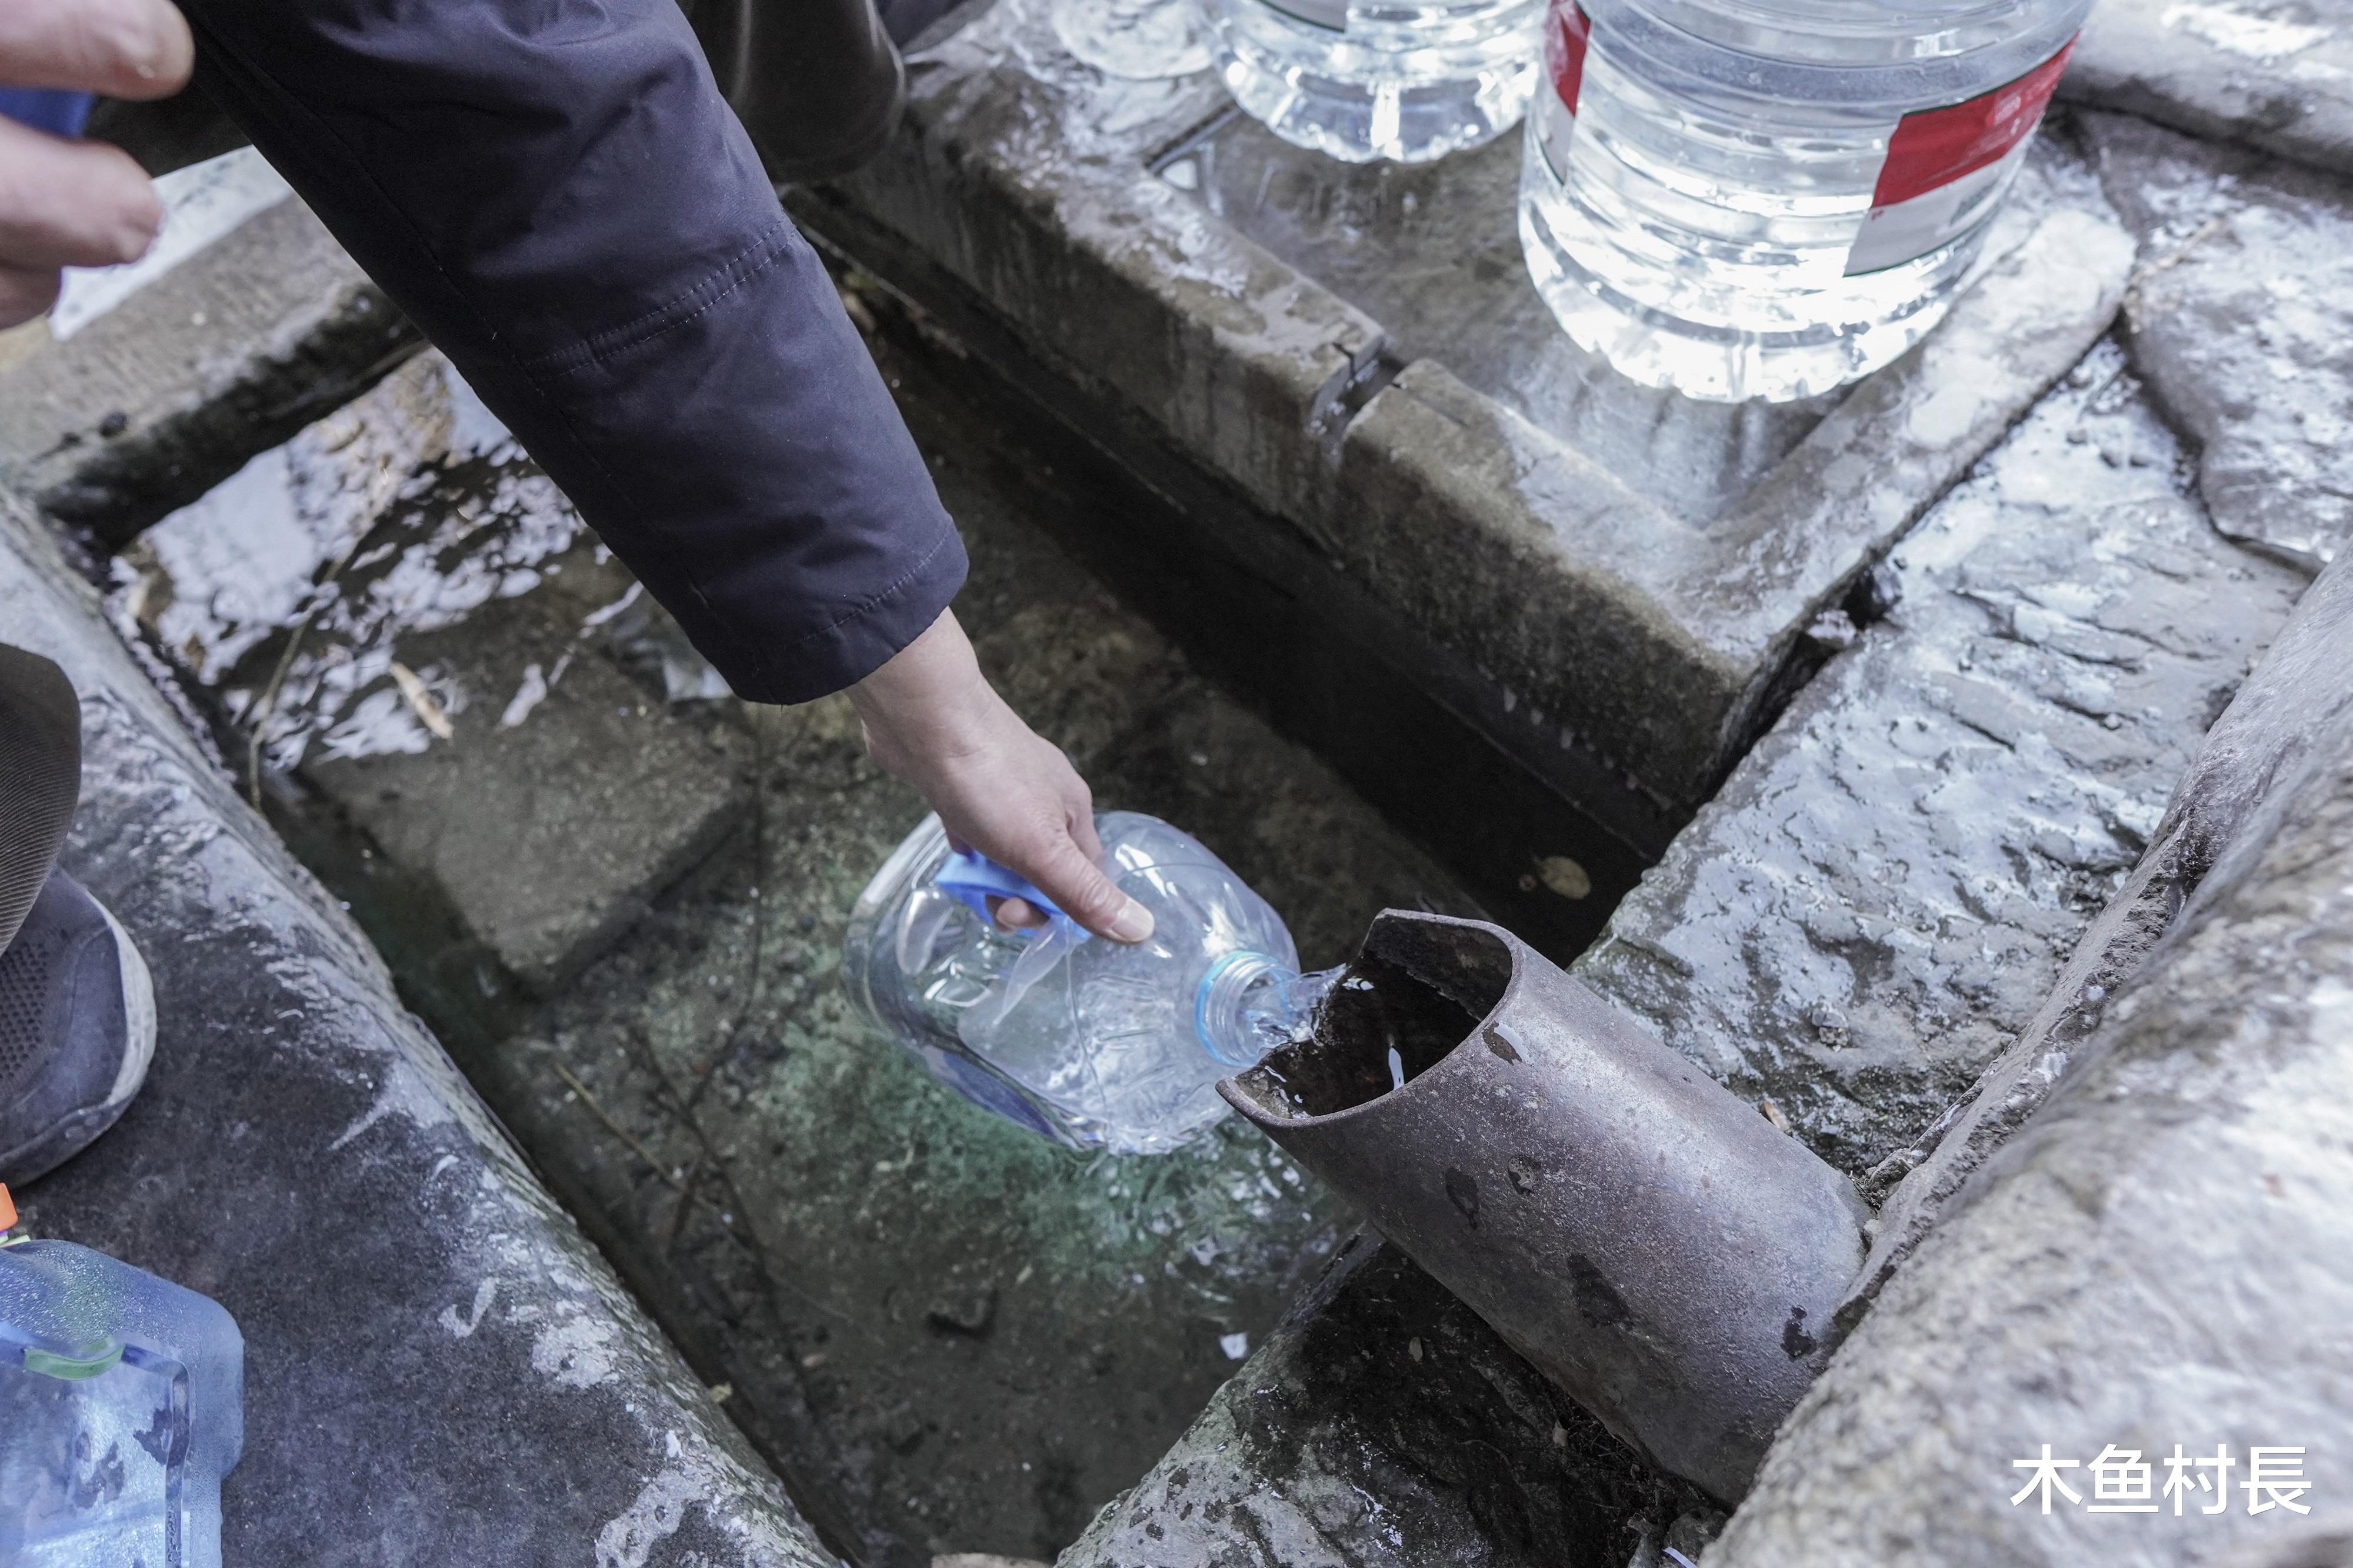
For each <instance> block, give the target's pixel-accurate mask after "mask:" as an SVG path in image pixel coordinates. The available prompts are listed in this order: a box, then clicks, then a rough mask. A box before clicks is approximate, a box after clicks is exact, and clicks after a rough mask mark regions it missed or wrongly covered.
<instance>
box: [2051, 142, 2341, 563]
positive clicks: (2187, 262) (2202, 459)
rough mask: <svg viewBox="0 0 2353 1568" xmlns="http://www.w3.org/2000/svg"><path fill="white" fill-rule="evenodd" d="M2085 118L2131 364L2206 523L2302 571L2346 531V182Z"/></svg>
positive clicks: (2237, 151)
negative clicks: (2185, 446) (2118, 262)
mask: <svg viewBox="0 0 2353 1568" xmlns="http://www.w3.org/2000/svg"><path fill="white" fill-rule="evenodd" d="M2085 123H2086V130H2087V132H2088V133H2089V136H2090V139H2091V142H2092V144H2093V145H2094V147H2095V148H2097V149H2098V157H2099V163H2100V171H2101V178H2102V180H2103V181H2104V182H2105V184H2106V185H2107V188H2108V191H2109V193H2110V195H2112V196H2113V197H2114V199H2115V201H2116V207H2117V210H2118V211H2119V212H2120V213H2122V214H2123V215H2124V216H2125V218H2126V222H2127V223H2129V224H2130V225H2131V226H2133V229H2134V230H2135V232H2136V233H2137V234H2138V235H2139V236H2140V247H2141V259H2140V263H2139V266H2138V268H2137V270H2136V272H2135V275H2134V278H2135V281H2134V284H2133V288H2132V289H2131V290H2130V292H2129V293H2127V294H2126V297H2125V317H2126V322H2127V324H2128V325H2129V327H2130V329H2131V334H2132V335H2131V342H2132V346H2133V359H2134V363H2136V364H2137V365H2138V366H2139V367H2140V369H2141V371H2142V373H2143V374H2146V375H2147V376H2148V378H2149V380H2150V383H2151V384H2152V385H2153V386H2154V387H2155V388H2156V390H2157V393H2158V396H2159V397H2160V398H2162V399H2163V401H2164V404H2165V407H2166V411H2167V412H2168V414H2170V415H2171V416H2172V417H2173V419H2174V421H2175V423H2176V424H2178V425H2179V426H2180V427H2181V428H2182V429H2183V430H2185V431H2187V432H2188V433H2189V434H2190V435H2191V436H2193V437H2196V438H2197V440H2198V441H2199V443H2200V446H2201V447H2202V450H2201V451H2200V455H2199V469H2198V473H2199V489H2200V493H2201V494H2202V495H2203V496H2204V498H2205V500H2206V504H2207V506H2208V507H2209V508H2210V509H2211V510H2212V512H2213V514H2214V521H2215V525H2216V526H2217V527H2219V528H2221V530H2222V531H2224V532H2226V533H2229V534H2231V535H2232V537H2234V538H2238V539H2242V540H2245V541H2247V542H2250V543H2254V544H2260V545H2263V546H2264V547H2266V548H2268V549H2271V550H2274V551H2276V552H2279V553H2280V554H2281V555H2283V556H2284V558H2286V559H2288V560H2289V561H2291V562H2294V563H2298V564H2300V565H2302V566H2303V567H2304V569H2305V570H2306V571H2316V570H2317V569H2318V568H2319V566H2320V565H2321V564H2322V563H2325V562H2327V560H2328V559H2329V558H2330V557H2331V556H2332V555H2333V554H2335V552H2336V551H2337V545H2338V542H2340V541H2341V540H2342V539H2343V538H2344V537H2345V535H2346V533H2347V531H2348V529H2353V500H2348V496H2353V458H2348V455H2347V449H2346V448H2347V442H2346V409H2347V406H2348V402H2353V347H2348V330H2347V329H2348V320H2347V315H2348V306H2347V300H2348V289H2353V260H2348V256H2353V187H2348V185H2347V184H2346V183H2345V182H2344V181H2343V180H2342V179H2338V178H2332V177H2331V176H2329V175H2327V174H2318V173H2316V172H2314V171H2312V170H2310V169H2301V168H2297V167H2295V166H2294V165H2290V164H2283V163H2278V162H2277V161H2275V160H2274V159H2272V158H2268V157H2266V156H2264V155H2263V154H2262V153H2253V152H2250V151H2248V150H2246V149H2244V148H2242V147H2232V146H2227V145H2218V144H2216V143H2213V142H2200V141H2196V140H2193V139H2192V138H2190V137H2187V136H2182V135H2179V134H2177V133H2175V132H2170V131H2166V130H2162V129H2159V128H2158V127H2157V126H2154V125H2150V124H2148V123H2147V122H2146V121H2138V120H2128V119H2126V118H2123V117H2121V116H2116V115H2094V116H2088V117H2086V122H2085ZM2346 168H2347V170H2348V172H2353V162H2348V163H2347V164H2346Z"/></svg>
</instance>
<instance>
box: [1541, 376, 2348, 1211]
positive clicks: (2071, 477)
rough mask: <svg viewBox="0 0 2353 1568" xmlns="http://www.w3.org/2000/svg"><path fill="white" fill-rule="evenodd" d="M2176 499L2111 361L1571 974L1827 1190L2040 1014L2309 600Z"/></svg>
mask: <svg viewBox="0 0 2353 1568" xmlns="http://www.w3.org/2000/svg"><path fill="white" fill-rule="evenodd" d="M2187 479H2188V470H2187V458H2186V457H2185V455H2184V453H2183V452H2182V450H2181V448H2180V447H2179V444H2178V442H2177V441H2176V439H2175V437H2173V436H2172V435H2171V434H2170V433H2169V432H2168V429H2167V427H2166V426H2165V425H2164V424H2163V422H2162V421H2161V420H2160V419H2159V418H2158V416H2157V414H2156V412H2155V410H2154V408H2153V407H2152V406H2151V403H2150V399H2149V397H2148V395H2147V393H2146V392H2145V391H2144V390H2143V389H2142V388H2141V386H2140V385H2139V384H2138V383H2137V381H2136V380H2135V379H2134V377H2133V375H2132V374H2131V372H2130V371H2129V370H2128V369H2127V367H2126V358H2125V355H2124V353H2123V352H2122V351H2121V349H2119V348H2117V347H2116V346H2115V345H2113V344H2111V345H2104V346H2103V347H2102V348H2100V349H2099V350H2098V351H2097V352H2095V353H2094V354H2093V355H2091V356H2090V357H2089V358H2088V359H2087V360H2086V361H2085V362H2084V364H2083V365H2081V366H2080V367H2079V368H2078V370H2077V371H2076V372H2075V373H2074V374H2073V375H2071V377H2070V378H2069V381H2068V383H2067V384H2066V385H2065V386H2064V387H2063V389H2062V390H2061V391H2060V392H2058V393H2055V394H2054V395H2052V397H2051V398H2050V399H2049V400H2048V401H2047V402H2046V403H2045V404H2044V405H2042V407H2040V408H2038V409H2037V410H2036V411H2035V413H2034V414H2033V415H2032V416H2031V417H2030V418H2029V419H2028V420H2027V421H2026V423H2025V424H2023V425H2022V426H2021V427H2020V428H2019V429H2018V431H2017V432H2015V433H2014V434H2013V435H2012V436H2011V437H2010V439H2009V441H2008V442H2006V443H2005V444H2004V445H2003V446H2002V447H2000V449H1999V450H1998V451H1997V452H1996V453H1995V454H1994V455H1993V456H1992V457H1991V458H1989V459H1988V460H1987V462H1986V464H1985V465H1984V467H1983V468H1982V469H1981V471H1980V472H1979V473H1978V475H1976V476H1975V477H1973V478H1972V479H1970V480H1969V481H1968V483H1967V484H1965V485H1964V486H1962V487H1961V488H1960V489H1958V490H1957V491H1955V492H1954V493H1953V494H1952V495H1951V496H1950V497H1948V498H1947V500H1945V501H1944V502H1943V504H1942V505H1940V506H1939V507H1938V508H1937V510H1936V511H1935V512H1933V513H1932V514H1931V515H1930V517H1929V519H1928V521H1926V523H1924V524H1923V525H1922V526H1921V527H1920V528H1919V529H1918V530H1917V531H1915V532H1914V533H1913V534H1912V535H1911V536H1910V537H1909V538H1907V539H1906V540H1905V542H1904V543H1903V544H1902V545H1901V546H1900V547H1899V548H1898V549H1897V550H1896V552H1895V554H1894V557H1893V559H1892V561H1891V564H1892V565H1893V567H1894V578H1895V582H1896V584H1897V585H1898V586H1900V589H1901V600H1900V604H1899V605H1898V607H1897V608H1896V609H1895V610H1894V613H1893V614H1892V615H1891V616H1889V618H1888V619H1887V620H1886V621H1885V622H1883V624H1881V625H1879V626H1873V627H1872V628H1871V629H1869V630H1868V631H1866V632H1864V633H1863V634H1862V637H1861V638H1860V639H1859V640H1858V641H1857V642H1856V643H1855V644H1854V646H1853V647H1851V648H1849V649H1848V650H1847V651H1846V652H1845V653H1843V654H1842V655H1841V656H1840V657H1839V658H1835V659H1833V660H1832V661H1831V664H1830V665H1829V666H1828V667H1827V668H1825V669H1824V670H1823V672H1822V673H1821V674H1820V676H1818V677H1817V678H1816V679H1815V680H1814V682H1813V684H1812V685H1811V686H1810V687H1808V688H1807V689H1806V690H1805V691H1804V692H1803V693H1801V694H1800V695H1799V698H1798V700H1796V701H1795V702H1794V703H1793V704H1792V705H1791V707H1790V709H1789V711H1788V713H1787V714H1786V715H1785V716H1784V717H1783V719H1782V721H1781V722H1780V723H1779V724H1778V726H1777V727H1776V728H1775V730H1774V731H1773V732H1772V733H1771V734H1769V735H1768V736H1767V737H1766V739H1765V740H1764V741H1762V742H1759V743H1758V745H1757V748H1756V750H1755V751H1753V752H1750V753H1749V755H1748V757H1747V758H1746V760H1744V761H1743V762H1742V763H1741V765H1740V766H1739V768H1738V769H1736V771H1735V773H1734V774H1733V776H1732V778H1731V779H1730V780H1729V781H1728V782H1727V783H1726V784H1725V788H1724V791H1723V793H1722V794H1721V795H1719V796H1718V797H1717V798H1716V799H1715V801H1713V802H1711V803H1710V804H1709V805H1707V806H1706V807H1705V808H1704V810H1703V811H1702V812H1701V813H1700V814H1699V816H1697V817H1696V818H1695V819H1694V822H1693V824H1692V826H1690V827H1689V828H1688V829H1686V830H1685V832H1684V833H1683V836H1682V837H1680V838H1679V839H1677V841H1676V843H1675V845H1674V847H1673V848H1672V849H1671V850H1670V851H1669V852H1668V854H1667V856H1666V858H1664V859H1663V860H1662V861H1661V863H1660V864H1659V866H1658V867H1657V868H1655V869H1654V870H1652V871H1651V873H1649V874H1648V875H1647V876H1646V877H1645V878H1644V879H1643V881H1642V883H1641V886H1640V887H1639V888H1637V889H1636V890H1635V891H1634V892H1633V893H1632V894H1631V895H1630V897H1629V898H1628V899H1627V900H1625V902H1624V903H1622V904H1621V905H1620V907H1619V909H1618V910H1617V912H1616V914H1615V915H1614V916H1613V917H1612V919H1611V921H1610V926H1609V932H1608V934H1607V935H1606V936H1605V937H1604V938H1603V939H1602V941H1601V942H1599V943H1597V944H1596V945H1595V947H1594V948H1593V949H1592V951H1591V952H1588V954H1587V955H1586V956H1585V957H1584V958H1583V959H1582V960H1580V961H1579V962H1578V963H1577V966H1576V972H1577V973H1578V974H1579V975H1581V976H1582V977H1583V978H1584V979H1586V980H1587V981H1588V983H1590V984H1593V985H1594V986H1595V987H1596V988H1597V989H1599V990H1600V991H1601V992H1602V993H1603V994H1605V995H1608V996H1609V997H1610V998H1612V999H1613V1000H1615V1001H1617V1002H1618V1003H1620V1005H1623V1006H1625V1007H1627V1008H1628V1009H1629V1010H1630V1011H1631V1012H1633V1013H1634V1014H1636V1015H1637V1016H1641V1017H1642V1018H1644V1019H1646V1020H1647V1021H1649V1022H1650V1023H1651V1024H1652V1025H1653V1026H1655V1027H1657V1028H1658V1029H1659V1031H1660V1032H1661V1034H1662V1036H1663V1037H1665V1038H1666V1039H1667V1040H1668V1042H1669V1043H1671V1044H1672V1045H1673V1046H1674V1047H1676V1048H1677V1049H1679V1050H1681V1051H1683V1053H1684V1054H1685V1055H1687V1056H1689V1057H1691V1058H1693V1059H1694V1060H1695V1061H1697V1062H1699V1063H1700V1064H1701V1065H1702V1066H1704V1067H1705V1068H1707V1069H1708V1071H1709V1072H1711V1073H1712V1074H1714V1075H1715V1077H1717V1078H1718V1079H1722V1080H1723V1081H1725V1082H1726V1083H1728V1084H1730V1085H1732V1086H1733V1087H1735V1088H1736V1089H1738V1090H1739V1091H1740V1092H1742V1093H1745V1094H1747V1095H1750V1096H1753V1097H1755V1098H1757V1100H1759V1101H1760V1102H1767V1103H1769V1104H1770V1105H1771V1106H1772V1108H1773V1110H1772V1114H1777V1115H1778V1116H1780V1117H1781V1118H1783V1119H1784V1120H1786V1121H1788V1123H1789V1125H1790V1126H1792V1127H1793V1128H1794V1129H1795V1131H1797V1132H1798V1134H1799V1136H1800V1137H1802V1138H1804V1139H1805V1140H1806V1141H1807V1142H1808V1143H1810V1145H1811V1146H1812V1147H1813V1148H1814V1149H1815V1150H1816V1151H1817V1152H1820V1154H1821V1155H1822V1156H1823V1157H1824V1158H1826V1159H1828V1160H1830V1161H1831V1162H1832V1163H1835V1164H1838V1165H1840V1166H1841V1167H1842V1168H1844V1169H1845V1170H1847V1171H1848V1172H1850V1173H1854V1174H1857V1175H1861V1174H1863V1173H1867V1172H1869V1171H1871V1170H1872V1168H1873V1166H1874V1165H1875V1164H1876V1163H1879V1162H1881V1161H1883V1160H1885V1159H1887V1158H1888V1157H1889V1156H1890V1155H1891V1154H1894V1153H1896V1152H1898V1151H1901V1150H1903V1149H1904V1148H1905V1145H1907V1144H1908V1143H1909V1142H1910V1141H1911V1140H1912V1139H1913V1138H1914V1137H1915V1136H1916V1135H1918V1134H1919V1133H1921V1132H1922V1131H1925V1130H1926V1129H1927V1128H1928V1127H1929V1126H1930V1125H1931V1124H1932V1123H1934V1121H1936V1118H1937V1117H1938V1116H1939V1115H1940V1114H1941V1113H1942V1112H1943V1111H1944V1110H1945V1109H1946V1108H1947V1106H1948V1105H1949V1104H1950V1103H1951V1102H1952V1101H1953V1100H1956V1099H1957V1098H1958V1097H1959V1096H1961V1095H1962V1094H1964V1093H1966V1092H1967V1091H1968V1089H1969V1088H1970V1086H1971V1085H1972V1084H1973V1083H1974V1082H1975V1081H1976V1079H1977V1076H1978V1072H1979V1071H1980V1070H1981V1069H1983V1068H1985V1067H1986V1065H1987V1064H1988V1063H1989V1062H1990V1061H1991V1060H1992V1059H1993V1058H1994V1057H1995V1056H1996V1055H1997V1054H1998V1053H1999V1052H2000V1050H2001V1049H2002V1048H2003V1047H2005V1046H2006V1045H2007V1044H2008V1043H2009V1041H2010V1037H2012V1036H2013V1035H2014V1034H2015V1033H2016V1032H2017V1031H2018V1030H2019V1029H2021V1027H2023V1026H2025V1024H2026V1023H2027V1021H2028V1020H2029V1019H2030V1018H2031V1016H2033V1015H2034V1013H2035V1011H2036V1010H2037V1009H2038V1008H2039V1007H2040V1006H2041V1005H2042V999H2043V996H2044V995H2045V994H2046V993H2047V992H2048V991H2049V990H2050V988H2051V985H2052V982H2053V981H2054V980H2055V979H2056V978H2057V976H2058V973H2059V971H2060V969H2061V967H2062V965H2063V963H2065V961H2066V958H2067V954H2068V952H2070V950H2071V949H2073V946H2074V944H2075V942H2076V939H2077V938H2078V937H2079V936H2080V935H2081V933H2082V932H2083V931H2084V928H2085V927H2086V926H2087V925H2088V923H2089V922H2090V921H2091V920H2092V918H2093V917H2094V915H2095V914H2096V913H2097V912H2098V910H2100V908H2101V907H2102V906H2103V905H2104V904H2105V903H2106V901H2107V900H2108V898H2109V896H2110V895H2111V894H2112V893H2113V892H2114V891H2115V890H2116V888H2117V886H2118V885H2119V884H2120V883H2121V882H2122V880H2123V879H2124V877H2125V875H2126V872H2127V871H2128V870H2129V869H2130V868H2131V866H2132V864H2133V862H2134V861H2135V859H2136V858H2137V857H2138V856H2139V853H2140V851H2141V849H2142V847H2143V846H2144V845H2145V843H2146V842H2147V835H2148V834H2149V832H2150V830H2151V829H2152V828H2153V827H2154V826H2155V825H2156V823H2157V821H2158V816H2159V815H2160V814H2161V813H2162V811H2163V810H2164V806H2165V803H2166V799H2167V797H2168V795H2170V794H2171V792H2172V790H2173V786H2174V784H2175V781H2176V780H2177V779H2179V777H2180V775H2181V772H2182V770H2183V769H2184V768H2185V767H2186V766H2187V765H2188V763H2189V759H2190V757H2191V756H2192V755H2194V754H2195V752H2196V750H2197V746H2198V744H2199V742H2200V737H2202V736H2203V734H2204V733H2205V731H2206V729H2207V726H2208V725H2209V724H2211V722H2212V721H2213V719H2214V717H2215V716H2216V715H2217V714H2218V713H2220V712H2221V709H2222V707H2223V705H2224V704H2226V703H2227V702H2228V701H2229V700H2230V697H2231V694H2232V692H2233V691H2234V690H2236V689H2237V687H2238V684H2239V682H2240V680H2241V679H2242V678H2243V677H2244V676H2245V674H2246V672H2247V670H2248V669H2249V668H2251V667H2252V665H2253V661H2254V659H2255V658H2256V657H2257V656H2258V655H2259V654H2260V653H2261V652H2262V650H2263V647H2265V646H2266V645H2267V644H2268V642H2269V641H2270V639H2271V637H2272V636H2273V635H2274V632H2275V631H2276V630H2277V628H2278V627H2279V626H2280V625H2281V624H2282V623H2283V622H2284V620H2285V619H2286V617H2287V615H2288V612H2289V610H2290V608H2291V607H2292V606H2293V605H2294V604H2295V598H2296V595H2298V594H2299V593H2300V592H2301V590H2302V588H2303V585H2304V579H2303V577H2302V575H2301V574H2299V573H2297V572H2295V571H2294V570H2293V569H2291V568H2288V567H2286V566H2284V565H2282V564H2279V563H2276V562H2274V561H2273V560H2270V559H2267V558H2265V557H2263V556H2262V555H2259V554H2256V553H2254V552H2249V551H2246V550H2243V549H2241V548H2239V547H2237V546H2234V545H2232V543H2230V542H2228V541H2226V540H2224V539H2222V538H2221V536H2219V535H2218V534H2216V533H2215V531H2213V529H2212V527H2211V525H2210V524H2209V523H2208V521H2207V520H2206V517H2205V514H2204V513H2203V511H2202V510H2201V509H2200V507H2199V506H2198V505H2197V504H2196V502H2195V501H2194V500H2190V499H2189V498H2188V497H2187V496H2186V495H2185V494H2184V490H2185V489H2186V488H2187ZM1902 1173H1903V1172H1902V1170H1900V1169H1894V1168H1892V1167H1891V1168H1890V1169H1888V1170H1885V1171H1883V1172H1881V1173H1880V1176H1881V1179H1882V1180H1883V1181H1884V1180H1888V1179H1892V1178H1893V1177H1894V1176H1897V1175H1901V1174H1902Z"/></svg>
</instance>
